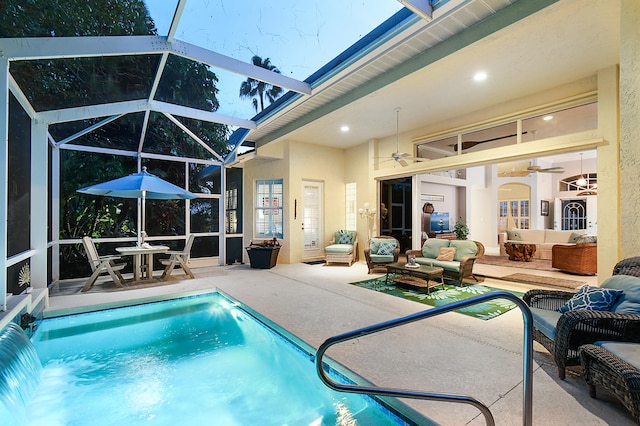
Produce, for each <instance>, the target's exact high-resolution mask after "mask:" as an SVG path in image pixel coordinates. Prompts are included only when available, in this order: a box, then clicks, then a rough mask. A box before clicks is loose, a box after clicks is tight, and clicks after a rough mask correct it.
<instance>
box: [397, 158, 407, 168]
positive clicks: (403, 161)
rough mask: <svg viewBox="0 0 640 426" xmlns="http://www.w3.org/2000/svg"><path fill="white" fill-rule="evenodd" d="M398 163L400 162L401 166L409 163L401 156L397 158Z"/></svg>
mask: <svg viewBox="0 0 640 426" xmlns="http://www.w3.org/2000/svg"><path fill="white" fill-rule="evenodd" d="M398 163H400V165H401V166H402V167H406V166H408V165H409V163H407V162H406V161H405V160H404V159H403V158H401V159H399V160H398Z"/></svg>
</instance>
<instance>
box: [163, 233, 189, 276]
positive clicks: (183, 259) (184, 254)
mask: <svg viewBox="0 0 640 426" xmlns="http://www.w3.org/2000/svg"><path fill="white" fill-rule="evenodd" d="M194 238H195V235H194V234H191V235H189V238H187V242H186V244H185V245H184V250H182V251H168V252H167V253H168V254H169V255H170V256H169V258H168V259H161V260H160V263H162V264H163V265H165V267H164V272H162V276H161V278H163V279H164V278H166V277H168V276H169V275H171V273H172V272H173V268H175V267H176V266H178V265H180V266H181V267H182V270H183V271H184V273H185V275H187V276H188V277H189V278H195V276H194V275H193V273H192V272H191V269H189V266H187V264H188V263H189V255H190V254H189V253H190V252H191V246H192V245H193V240H194Z"/></svg>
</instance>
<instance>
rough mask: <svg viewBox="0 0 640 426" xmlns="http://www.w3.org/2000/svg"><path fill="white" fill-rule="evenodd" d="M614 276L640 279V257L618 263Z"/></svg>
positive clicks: (614, 268)
mask: <svg viewBox="0 0 640 426" xmlns="http://www.w3.org/2000/svg"><path fill="white" fill-rule="evenodd" d="M613 275H633V276H634V277H640V256H636V257H628V258H626V259H622V260H621V261H620V262H618V263H616V266H614V267H613Z"/></svg>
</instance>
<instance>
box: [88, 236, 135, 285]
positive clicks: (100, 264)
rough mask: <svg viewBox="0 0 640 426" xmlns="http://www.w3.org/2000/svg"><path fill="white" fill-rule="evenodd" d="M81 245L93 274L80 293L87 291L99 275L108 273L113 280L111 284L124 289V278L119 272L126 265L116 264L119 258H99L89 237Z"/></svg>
mask: <svg viewBox="0 0 640 426" xmlns="http://www.w3.org/2000/svg"><path fill="white" fill-rule="evenodd" d="M82 244H83V245H84V250H85V251H86V252H87V259H88V260H89V265H91V270H92V271H93V274H91V276H90V277H89V279H88V280H87V283H86V284H85V285H84V287H82V291H87V290H89V289H90V288H91V287H92V286H93V284H95V282H96V280H97V279H98V277H99V276H100V275H101V274H104V273H108V274H109V275H110V276H111V279H112V280H113V283H114V284H115V285H116V286H118V287H124V286H123V283H124V278H123V277H122V274H121V273H120V271H121V270H122V269H123V268H124V267H125V266H127V264H126V263H116V262H115V261H116V260H120V256H100V255H99V254H98V250H97V249H96V246H95V244H94V243H93V240H92V239H91V237H87V236H85V237H83V238H82Z"/></svg>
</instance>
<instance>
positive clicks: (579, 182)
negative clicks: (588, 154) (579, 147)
mask: <svg viewBox="0 0 640 426" xmlns="http://www.w3.org/2000/svg"><path fill="white" fill-rule="evenodd" d="M576 185H578V186H579V187H580V189H582V188H585V187H586V186H587V179H586V178H585V177H584V175H583V174H582V152H581V153H580V179H578V180H577V181H576Z"/></svg>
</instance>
